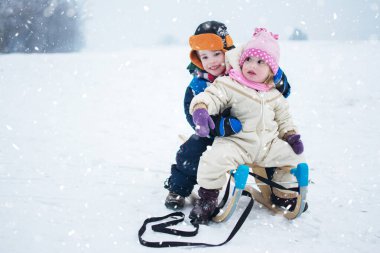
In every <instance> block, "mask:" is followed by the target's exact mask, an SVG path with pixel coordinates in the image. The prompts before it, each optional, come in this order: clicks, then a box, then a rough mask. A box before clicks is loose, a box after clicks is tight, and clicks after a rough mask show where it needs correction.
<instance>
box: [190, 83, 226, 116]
mask: <svg viewBox="0 0 380 253" xmlns="http://www.w3.org/2000/svg"><path fill="white" fill-rule="evenodd" d="M222 78H226V77H222ZM230 96H231V94H229V93H228V91H227V90H226V89H225V87H224V85H223V83H222V82H221V81H220V80H219V78H218V79H217V80H215V81H214V83H213V84H212V85H210V86H209V87H208V88H207V89H206V90H205V91H204V92H202V93H200V94H198V95H196V96H195V97H194V98H193V100H192V101H191V103H190V113H191V114H193V112H194V111H195V110H196V109H200V108H206V109H207V111H208V113H209V114H210V115H215V114H219V113H221V112H222V111H223V109H224V108H226V107H228V103H229V101H230V100H231V99H230Z"/></svg>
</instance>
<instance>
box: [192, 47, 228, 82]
mask: <svg viewBox="0 0 380 253" xmlns="http://www.w3.org/2000/svg"><path fill="white" fill-rule="evenodd" d="M197 54H198V57H199V59H200V60H201V62H202V65H203V68H204V70H205V71H206V72H207V73H209V74H211V75H213V76H220V75H223V74H224V72H225V71H226V65H225V63H224V52H223V51H221V50H217V51H211V50H198V51H197Z"/></svg>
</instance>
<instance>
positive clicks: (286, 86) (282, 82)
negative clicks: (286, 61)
mask: <svg viewBox="0 0 380 253" xmlns="http://www.w3.org/2000/svg"><path fill="white" fill-rule="evenodd" d="M276 89H277V90H278V91H279V92H280V93H281V94H282V95H283V96H284V97H285V98H287V97H289V96H290V93H291V87H290V83H289V82H288V78H287V77H286V75H285V73H284V72H282V70H281V77H279V80H278V82H276Z"/></svg>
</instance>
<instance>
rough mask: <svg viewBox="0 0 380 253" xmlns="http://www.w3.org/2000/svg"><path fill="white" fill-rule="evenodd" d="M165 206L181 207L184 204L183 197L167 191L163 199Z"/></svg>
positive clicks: (173, 208)
mask: <svg viewBox="0 0 380 253" xmlns="http://www.w3.org/2000/svg"><path fill="white" fill-rule="evenodd" d="M165 206H166V207H167V208H169V209H172V210H178V209H182V208H183V207H184V206H185V197H182V196H181V195H179V194H177V193H174V192H169V194H168V196H167V197H166V199H165Z"/></svg>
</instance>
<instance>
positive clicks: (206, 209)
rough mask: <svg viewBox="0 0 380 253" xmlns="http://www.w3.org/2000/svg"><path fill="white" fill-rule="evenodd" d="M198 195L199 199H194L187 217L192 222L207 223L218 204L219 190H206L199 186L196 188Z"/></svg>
mask: <svg viewBox="0 0 380 253" xmlns="http://www.w3.org/2000/svg"><path fill="white" fill-rule="evenodd" d="M198 195H199V197H200V199H199V200H197V201H196V203H195V206H194V208H193V210H191V212H190V215H189V218H190V220H191V222H192V223H195V224H205V225H207V224H208V222H209V221H210V220H211V218H212V216H213V214H214V212H215V209H216V207H217V205H218V195H219V190H208V189H205V188H203V187H201V188H199V190H198Z"/></svg>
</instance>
